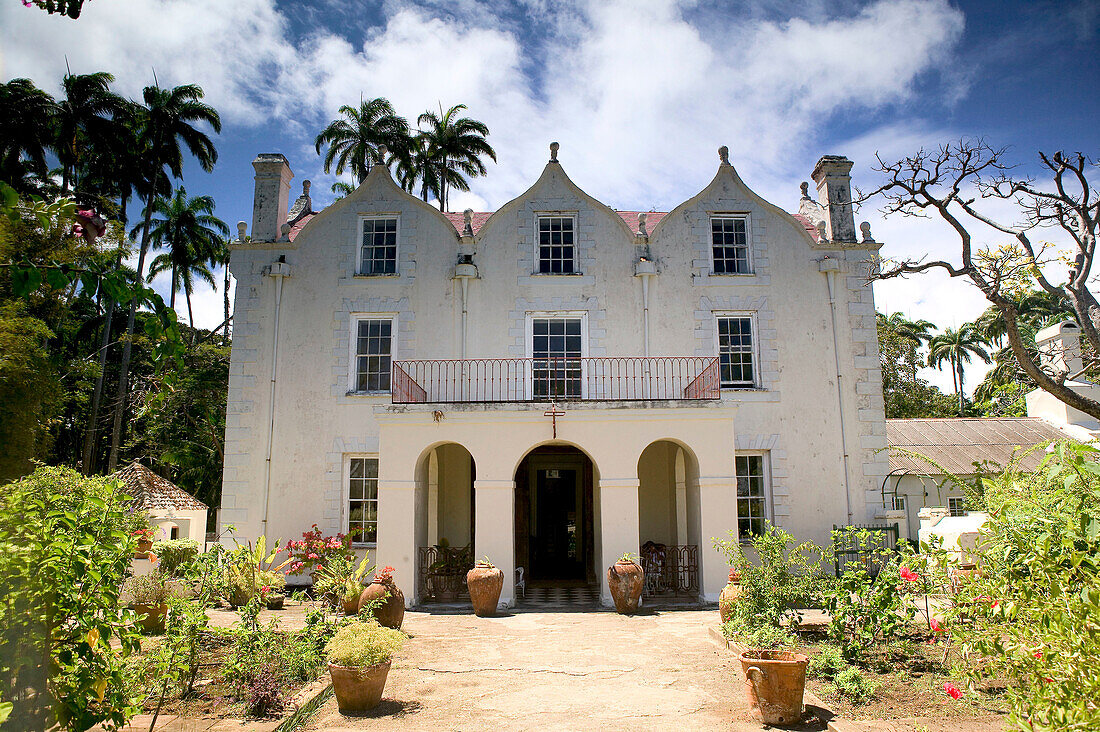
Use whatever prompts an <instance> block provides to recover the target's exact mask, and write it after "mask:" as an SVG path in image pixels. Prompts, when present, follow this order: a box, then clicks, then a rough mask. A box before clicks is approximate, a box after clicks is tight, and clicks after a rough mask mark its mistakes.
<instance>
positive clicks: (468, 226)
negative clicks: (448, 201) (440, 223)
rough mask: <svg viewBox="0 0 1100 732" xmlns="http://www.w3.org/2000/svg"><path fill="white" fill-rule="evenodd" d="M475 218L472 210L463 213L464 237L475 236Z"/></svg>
mask: <svg viewBox="0 0 1100 732" xmlns="http://www.w3.org/2000/svg"><path fill="white" fill-rule="evenodd" d="M473 217H474V210H473V209H472V208H468V209H466V210H465V211H463V212H462V235H463V236H473V235H474V223H473Z"/></svg>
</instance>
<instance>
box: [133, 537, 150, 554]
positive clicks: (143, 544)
mask: <svg viewBox="0 0 1100 732" xmlns="http://www.w3.org/2000/svg"><path fill="white" fill-rule="evenodd" d="M152 550H153V542H152V541H150V540H149V539H138V542H137V552H136V553H137V554H139V555H141V557H142V558H144V557H145V555H146V554H148V553H149V552H150V551H152Z"/></svg>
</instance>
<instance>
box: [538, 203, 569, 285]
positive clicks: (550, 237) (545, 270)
mask: <svg viewBox="0 0 1100 732" xmlns="http://www.w3.org/2000/svg"><path fill="white" fill-rule="evenodd" d="M538 235H539V245H538V256H539V261H538V271H539V273H540V274H573V273H574V272H576V271H577V269H576V260H575V253H576V250H575V249H574V247H573V217H572V216H539V221H538Z"/></svg>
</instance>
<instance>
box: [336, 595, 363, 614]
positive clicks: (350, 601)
mask: <svg viewBox="0 0 1100 732" xmlns="http://www.w3.org/2000/svg"><path fill="white" fill-rule="evenodd" d="M359 600H360V595H355V596H354V597H351V598H348V597H345V598H344V601H343V602H342V603H340V604H341V605H342V606H343V608H344V615H357V614H358V613H359Z"/></svg>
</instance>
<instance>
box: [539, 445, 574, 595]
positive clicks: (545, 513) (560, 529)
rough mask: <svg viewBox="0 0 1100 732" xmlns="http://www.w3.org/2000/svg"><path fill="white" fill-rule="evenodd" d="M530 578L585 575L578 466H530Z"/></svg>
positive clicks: (558, 577)
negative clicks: (531, 492)
mask: <svg viewBox="0 0 1100 732" xmlns="http://www.w3.org/2000/svg"><path fill="white" fill-rule="evenodd" d="M532 468H533V470H532V473H533V475H532V483H533V485H532V488H534V491H533V493H534V496H533V499H534V500H533V501H532V504H533V508H534V514H535V515H534V521H533V522H532V528H533V529H534V531H533V532H532V536H531V577H532V579H545V580H554V579H584V547H583V545H582V542H583V531H584V530H583V527H582V521H581V518H582V517H581V510H580V506H581V466H561V467H544V466H542V465H533V466H532Z"/></svg>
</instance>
